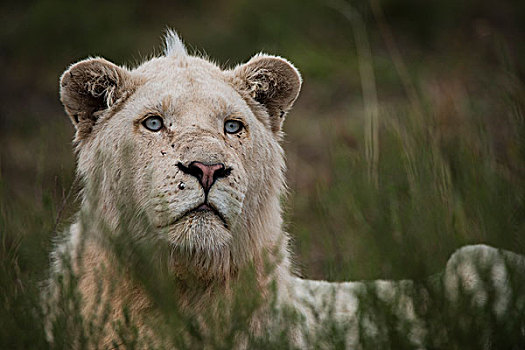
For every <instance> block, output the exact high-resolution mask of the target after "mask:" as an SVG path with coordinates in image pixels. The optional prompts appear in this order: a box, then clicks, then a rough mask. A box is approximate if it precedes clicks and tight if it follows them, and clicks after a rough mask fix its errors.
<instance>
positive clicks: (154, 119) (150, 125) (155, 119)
mask: <svg viewBox="0 0 525 350" xmlns="http://www.w3.org/2000/svg"><path fill="white" fill-rule="evenodd" d="M142 125H144V127H145V128H146V129H148V130H149V131H159V130H160V129H162V126H163V125H164V123H163V121H162V118H161V117H159V116H158V115H154V116H151V117H149V118H147V119H146V120H144V121H143V122H142Z"/></svg>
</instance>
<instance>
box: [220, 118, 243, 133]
mask: <svg viewBox="0 0 525 350" xmlns="http://www.w3.org/2000/svg"><path fill="white" fill-rule="evenodd" d="M243 127H244V125H243V124H242V123H241V122H240V121H238V120H227V121H226V122H225V123H224V132H226V133H228V134H236V133H238V132H239V131H241V130H242V128H243Z"/></svg>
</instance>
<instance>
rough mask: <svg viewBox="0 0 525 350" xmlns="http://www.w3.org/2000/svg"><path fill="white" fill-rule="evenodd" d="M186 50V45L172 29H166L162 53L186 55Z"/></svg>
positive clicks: (166, 54)
mask: <svg viewBox="0 0 525 350" xmlns="http://www.w3.org/2000/svg"><path fill="white" fill-rule="evenodd" d="M187 54H188V52H187V51H186V47H185V46H184V43H183V42H182V39H181V38H180V37H179V35H178V34H177V32H175V31H174V30H173V29H168V30H167V31H166V35H165V37H164V55H165V56H186V55H187Z"/></svg>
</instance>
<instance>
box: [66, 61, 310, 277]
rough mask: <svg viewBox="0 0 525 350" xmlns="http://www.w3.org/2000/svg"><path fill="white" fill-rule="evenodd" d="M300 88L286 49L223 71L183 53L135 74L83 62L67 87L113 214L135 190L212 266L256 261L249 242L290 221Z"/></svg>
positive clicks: (187, 254)
mask: <svg viewBox="0 0 525 350" xmlns="http://www.w3.org/2000/svg"><path fill="white" fill-rule="evenodd" d="M299 88H300V77H299V75H298V73H297V71H296V70H295V68H293V66H291V65H290V64H289V63H288V62H287V61H285V60H283V59H280V58H275V57H269V56H256V57H255V58H254V59H252V60H251V61H250V62H248V63H247V64H245V65H241V66H239V67H237V68H235V69H234V70H228V71H223V70H221V69H219V68H218V67H217V66H215V65H214V64H212V63H210V62H208V61H206V60H204V59H201V58H197V57H192V56H188V55H186V54H185V53H184V52H179V53H178V54H172V55H169V56H167V57H161V58H155V59H152V60H150V61H148V62H146V63H145V64H143V65H141V66H140V67H138V68H137V69H135V70H133V71H126V70H124V69H122V68H119V67H117V66H115V65H113V64H111V63H109V62H107V61H103V60H100V59H95V60H87V61H83V62H80V63H78V64H77V65H74V66H73V67H72V68H70V69H69V70H68V71H67V72H66V73H65V74H64V76H63V78H62V90H61V93H62V100H63V102H64V105H65V107H66V111H68V113H69V114H70V116H71V117H72V120H73V122H74V123H75V125H76V126H77V141H78V143H79V148H78V150H79V165H78V166H79V172H80V174H81V175H82V176H83V177H84V178H85V179H86V185H87V186H89V183H90V179H91V178H93V177H96V176H98V177H99V178H98V179H97V181H96V182H97V186H99V187H100V193H101V195H102V197H103V203H104V204H103V206H104V207H105V208H104V210H105V213H103V215H108V216H111V215H113V214H114V213H113V214H112V212H115V213H116V209H115V207H116V203H115V202H116V201H117V200H118V198H119V194H120V193H123V192H122V191H124V193H126V194H127V195H130V194H131V197H132V198H133V201H134V202H136V203H138V205H139V207H140V208H141V209H142V210H143V211H144V212H145V213H146V215H147V216H148V218H149V220H150V221H151V223H152V225H153V226H154V227H155V228H156V231H157V234H158V235H159V236H160V237H162V238H165V239H167V240H168V241H169V242H170V243H171V244H172V245H173V247H174V249H175V251H176V252H179V253H180V256H179V258H180V259H179V260H180V261H179V263H181V261H183V260H184V261H185V260H187V261H186V262H189V263H190V264H193V265H198V269H199V270H200V271H201V272H202V273H203V274H207V273H208V272H209V271H208V270H209V269H210V268H211V269H212V270H213V269H214V268H218V269H221V270H225V269H226V270H228V269H231V268H232V266H233V265H236V263H239V262H240V261H242V260H245V259H246V258H248V257H247V256H246V254H247V253H246V252H245V251H244V250H246V249H247V247H251V248H253V249H258V248H260V247H257V245H258V244H260V242H264V240H265V238H264V237H258V235H260V233H259V234H256V233H255V232H257V231H261V229H263V228H264V226H265V225H268V226H271V222H272V221H273V222H275V221H276V220H277V221H278V223H277V225H280V212H279V205H278V197H279V194H280V192H281V191H282V188H283V186H284V182H283V170H284V160H283V153H282V149H281V147H280V145H279V139H280V128H281V124H282V121H283V119H284V118H283V116H284V114H285V113H286V111H287V110H288V109H289V108H290V107H291V104H292V103H293V101H294V100H295V98H296V97H297V94H298V92H299ZM124 149H127V150H129V154H128V155H127V156H123V150H124ZM99 154H103V157H102V159H103V161H98V160H97V155H99ZM123 173H124V174H125V176H123ZM124 178H127V179H128V181H123V180H122V179H124ZM123 187H124V188H123ZM272 215H276V217H275V218H273V217H272ZM265 221H268V222H265ZM263 231H264V230H263ZM248 250H250V249H248ZM215 260H220V261H221V263H220V264H218V263H217V261H215ZM226 260H227V262H226ZM216 265H217V266H216ZM219 265H220V266H219ZM212 266H215V267H212ZM223 272H224V271H223ZM212 273H213V272H212Z"/></svg>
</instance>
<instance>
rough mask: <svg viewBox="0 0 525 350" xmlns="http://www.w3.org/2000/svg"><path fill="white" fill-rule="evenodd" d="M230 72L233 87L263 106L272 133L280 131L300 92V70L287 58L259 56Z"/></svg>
mask: <svg viewBox="0 0 525 350" xmlns="http://www.w3.org/2000/svg"><path fill="white" fill-rule="evenodd" d="M231 73H232V74H233V83H234V85H235V86H236V87H237V88H238V89H240V90H241V91H242V92H244V93H245V94H248V95H249V97H251V98H252V99H253V100H255V101H256V102H258V103H260V104H261V105H262V106H264V108H265V109H266V111H267V112H268V115H269V116H270V126H271V129H272V131H273V132H279V131H280V130H281V127H282V124H283V121H284V117H285V115H286V113H287V112H288V111H289V110H290V108H292V105H293V103H294V102H295V100H296V99H297V96H299V91H300V90H301V83H302V80H301V75H300V74H299V71H298V70H297V69H296V68H295V67H294V66H293V65H292V64H291V63H290V62H288V61H287V60H285V59H284V58H281V57H276V56H268V55H257V56H255V57H253V58H252V59H251V60H249V61H248V62H247V63H245V64H243V65H240V66H237V67H236V68H235V69H233V71H232V72H231Z"/></svg>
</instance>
